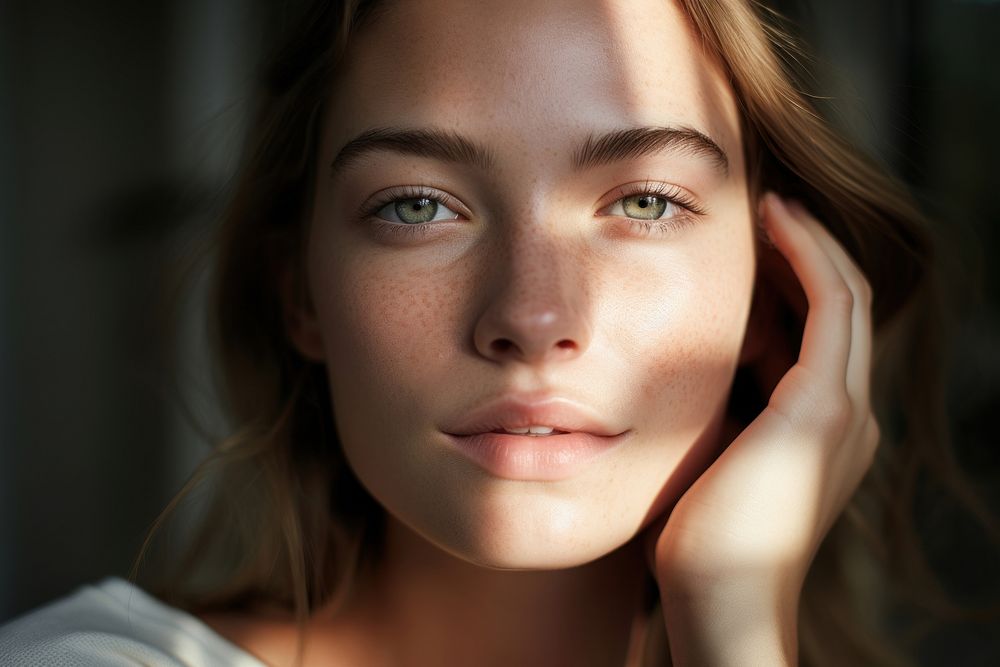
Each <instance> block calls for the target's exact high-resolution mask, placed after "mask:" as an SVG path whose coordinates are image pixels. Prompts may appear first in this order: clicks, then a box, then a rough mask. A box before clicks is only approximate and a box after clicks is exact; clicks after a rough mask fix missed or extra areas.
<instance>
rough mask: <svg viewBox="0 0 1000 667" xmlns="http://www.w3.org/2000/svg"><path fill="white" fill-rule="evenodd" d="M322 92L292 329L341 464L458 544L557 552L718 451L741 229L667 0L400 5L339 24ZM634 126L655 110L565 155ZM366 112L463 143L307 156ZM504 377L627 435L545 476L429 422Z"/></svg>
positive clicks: (680, 23) (572, 554) (706, 81)
mask: <svg viewBox="0 0 1000 667" xmlns="http://www.w3.org/2000/svg"><path fill="white" fill-rule="evenodd" d="M331 93H332V97H331V102H330V105H329V106H328V108H327V116H326V117H325V119H324V128H325V131H324V135H323V140H322V145H321V147H320V154H319V170H318V182H317V186H318V187H317V192H316V199H315V208H314V213H313V217H312V220H311V221H310V229H309V236H308V244H307V276H308V284H309V288H310V291H311V295H312V300H313V304H314V310H313V311H311V312H309V313H307V314H306V316H305V317H306V319H304V320H299V322H298V323H297V324H295V325H292V337H293V339H294V340H295V342H296V344H297V346H298V347H299V349H300V350H301V351H302V352H303V353H304V354H306V355H307V356H309V357H312V358H315V359H321V360H323V361H324V362H325V363H326V364H327V368H328V374H329V381H330V389H331V395H332V407H333V411H334V418H335V421H336V424H337V428H338V432H339V435H340V437H341V440H342V443H343V447H344V451H345V454H346V456H347V459H348V461H349V462H350V465H351V467H352V469H353V470H354V472H355V473H356V474H357V476H358V478H359V479H360V480H361V482H362V483H363V485H364V486H365V487H366V488H367V489H368V490H369V491H370V492H371V494H372V495H373V496H374V497H375V498H376V499H377V500H378V501H379V502H381V503H382V505H384V506H385V508H386V509H387V510H388V511H389V512H390V513H391V514H392V515H394V517H395V518H396V519H398V520H399V521H401V522H403V523H404V524H405V525H407V526H408V527H409V528H410V529H412V530H413V531H414V532H416V533H418V534H419V535H422V536H423V537H424V538H426V539H427V540H429V541H430V542H432V543H434V544H436V545H438V546H439V547H440V548H442V549H444V550H445V551H447V552H450V553H451V554H453V555H456V556H459V557H461V558H463V559H465V560H467V561H470V562H473V563H477V564H479V565H483V566H488V567H495V568H505V569H507V568H512V569H523V568H527V569H550V568H563V567H571V566H575V565H580V564H583V563H587V562H589V561H592V560H594V559H596V558H598V557H600V556H603V555H605V554H608V553H610V552H611V551H613V550H614V549H616V548H618V547H620V546H622V545H623V544H625V543H626V542H627V541H629V539H630V538H632V537H634V536H635V535H636V533H637V532H638V531H639V530H640V529H641V528H642V527H644V526H645V525H647V524H648V523H649V522H650V521H651V520H652V518H653V517H654V515H655V514H658V513H659V512H662V511H663V510H664V509H667V508H668V507H669V506H670V505H671V504H672V503H673V502H675V501H676V499H677V498H678V497H679V495H680V494H681V493H683V491H684V490H685V489H686V488H687V486H688V485H689V484H690V483H691V482H692V481H693V480H694V478H695V477H696V476H697V475H698V474H699V473H700V472H701V471H702V470H703V469H704V467H706V466H707V465H708V463H709V462H710V461H711V460H712V459H713V458H714V457H715V456H716V455H717V454H718V451H717V444H718V443H717V440H718V438H717V435H716V429H717V427H718V426H719V424H720V421H721V417H722V415H723V412H724V409H725V403H726V399H727V397H728V393H729V389H730V386H731V383H732V378H733V375H734V372H735V369H736V366H737V363H738V361H739V358H740V351H741V346H742V343H743V338H744V331H745V330H746V325H747V320H748V315H749V310H750V302H751V294H752V291H753V290H752V288H753V279H754V272H755V253H754V235H753V225H752V222H751V213H750V208H749V207H750V204H749V201H748V196H747V185H746V181H745V177H744V165H743V153H742V148H741V146H742V144H741V141H742V139H741V136H740V129H739V119H738V113H737V109H736V105H735V102H734V97H733V94H732V91H731V90H730V88H729V87H728V86H727V84H726V83H725V80H724V78H723V76H722V74H721V72H720V70H719V69H717V67H716V66H715V65H714V64H713V62H712V61H710V60H709V59H708V58H707V57H706V55H705V54H704V53H703V52H702V51H701V50H700V48H699V46H698V43H697V41H696V39H695V37H694V35H693V33H692V32H691V31H690V28H689V26H688V24H687V22H686V20H685V16H684V15H683V13H682V11H681V10H680V9H679V8H678V7H676V6H674V5H672V4H671V3H669V2H662V1H659V0H635V1H633V2H627V3H612V2H589V3H585V2H580V0H564V1H561V2H559V1H557V2H529V1H519V0H514V1H510V2H503V3H493V2H465V1H464V0H423V1H422V2H411V1H401V2H396V3H394V4H393V5H392V6H391V7H389V9H388V11H387V12H386V13H385V14H384V16H382V17H380V18H379V19H378V20H377V21H376V22H375V23H374V24H373V25H372V26H370V27H369V28H367V29H366V30H365V31H364V32H363V33H362V34H360V35H359V36H358V38H357V40H356V41H354V42H353V43H352V45H351V50H350V52H349V54H348V62H347V64H346V67H345V68H344V70H343V73H342V75H341V76H340V78H339V79H338V80H337V81H336V82H335V85H334V88H333V89H332V91H331ZM647 126H649V127H657V128H674V129H678V130H680V131H679V132H673V133H663V134H662V135H660V136H662V137H667V138H668V139H669V140H668V141H665V142H661V143H658V144H656V145H655V146H654V142H653V141H651V140H649V138H650V137H651V136H653V135H646V139H647V140H645V141H640V142H638V143H637V144H635V145H633V146H632V147H631V148H630V149H629V148H621V147H620V149H619V150H617V151H610V153H609V152H608V151H603V152H602V151H599V150H598V151H594V150H591V151H588V152H587V154H588V155H589V156H587V155H585V152H584V151H583V148H582V147H583V146H584V144H585V142H586V141H587V139H588V137H590V138H591V143H590V148H591V149H594V148H595V147H596V148H601V147H602V146H603V147H604V148H607V147H608V145H609V144H608V142H604V143H603V144H602V143H601V142H600V141H598V138H599V137H600V136H601V135H603V134H605V133H608V132H615V131H620V130H627V129H633V128H641V127H647ZM373 128H394V129H400V128H402V129H406V130H428V131H435V132H444V133H448V134H449V135H452V136H461V137H463V138H464V139H466V140H467V141H468V142H470V143H472V144H475V145H477V146H480V147H483V148H485V150H486V151H487V155H486V157H485V158H484V159H477V160H471V161H469V160H467V159H463V158H468V157H469V154H468V151H464V150H459V151H457V153H456V152H454V151H453V152H452V154H450V157H449V156H445V155H444V154H440V153H437V154H436V153H434V152H428V151H425V154H423V155H418V154H416V152H415V151H416V149H415V146H417V145H418V144H417V142H414V141H412V140H407V141H401V142H395V143H392V142H389V143H388V144H387V145H380V146H376V147H375V149H374V150H360V151H352V152H351V154H350V155H344V156H342V157H341V159H340V160H337V161H336V162H337V164H336V168H332V167H331V165H332V164H333V163H334V162H335V158H336V157H337V156H338V153H340V151H341V149H342V148H343V147H344V146H345V145H346V144H347V143H348V142H349V141H351V140H353V139H354V138H356V137H357V136H358V135H360V134H361V133H363V132H365V131H367V130H371V129H373ZM697 133H700V134H701V135H703V136H704V137H706V138H709V139H710V141H705V140H704V139H703V138H699V136H698V134H697ZM711 142H714V143H715V144H716V145H717V147H718V149H719V151H716V149H715V148H713V147H712V145H711ZM460 148H461V147H460ZM643 148H645V149H647V150H642V149H643ZM654 148H655V150H653V149H654ZM595 156H596V157H595ZM584 157H586V159H583V158H584ZM724 161H725V162H728V168H727V165H726V164H724ZM578 162H580V163H582V164H578ZM650 189H652V190H653V191H654V195H653V196H654V197H656V196H661V197H671V198H675V199H677V200H678V201H680V202H683V203H684V204H686V205H688V206H690V207H691V208H693V209H695V210H697V211H700V213H693V212H691V211H688V210H687V209H685V208H684V207H683V206H682V205H679V204H674V203H669V202H667V201H666V200H665V199H657V198H652V199H650V198H644V197H643V195H642V194H641V193H642V192H643V191H644V190H650ZM657 190H658V191H660V193H661V194H660V195H656V194H655V191H657ZM421 197H427V198H430V199H431V200H432V201H431V202H427V201H421ZM394 198H395V199H397V201H396V202H390V200H392V199H394ZM396 204H399V206H396ZM435 206H436V208H435ZM373 209H374V210H373ZM359 211H362V213H359ZM650 218H653V219H652V220H650ZM636 221H640V222H636ZM642 222H652V223H653V227H651V228H650V229H648V230H644V229H643V228H642V227H641V224H642ZM657 224H659V225H660V226H656V225H657ZM418 228H419V229H418ZM310 318H311V319H310ZM525 393H529V394H531V395H534V396H536V397H537V396H545V397H549V398H555V399H556V400H562V401H566V402H572V403H574V404H577V405H582V406H584V408H586V409H588V410H589V411H590V412H592V413H593V414H594V415H597V416H598V417H599V418H600V420H601V421H603V422H604V423H605V424H606V425H608V426H609V427H611V428H612V429H613V430H614V432H615V433H618V432H623V431H627V433H626V436H624V440H623V441H622V442H621V443H620V444H619V445H618V446H616V447H614V448H613V449H611V450H609V451H608V452H606V453H605V454H604V455H602V456H600V457H598V458H597V459H595V460H593V461H590V462H588V463H587V464H586V465H583V466H582V467H580V468H579V469H578V470H576V471H575V472H574V473H573V474H570V475H568V476H563V477H561V478H558V479H537V478H526V477H523V476H522V477H521V478H517V476H516V475H515V476H514V477H515V478H510V477H505V476H501V475H498V474H495V473H492V472H490V471H488V470H487V469H485V468H483V467H481V466H480V465H478V464H476V463H474V462H473V461H471V460H470V459H469V458H467V457H465V456H463V455H461V454H459V453H457V452H456V448H455V446H454V444H453V441H452V439H451V438H450V437H449V436H448V435H447V434H446V431H449V430H451V431H454V429H455V425H456V424H460V423H461V422H462V421H463V419H465V418H466V417H467V416H468V415H469V414H470V413H471V412H472V411H473V410H475V409H476V408H478V407H480V406H482V405H484V404H485V403H487V402H488V401H492V400H494V399H497V398H500V397H503V396H507V395H512V394H518V395H524V394H525ZM537 442H538V443H539V444H538V446H542V444H544V443H545V442H546V441H545V439H541V438H540V439H538V440H537ZM543 477H544V476H543Z"/></svg>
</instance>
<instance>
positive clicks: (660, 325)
mask: <svg viewBox="0 0 1000 667" xmlns="http://www.w3.org/2000/svg"><path fill="white" fill-rule="evenodd" d="M720 236H723V235H721V234H719V235H716V234H712V235H705V236H702V237H699V238H698V239H697V246H698V247H692V248H690V249H688V251H685V252H683V253H677V255H676V256H674V257H670V258H668V259H667V260H661V261H658V262H656V263H655V264H652V263H651V264H646V265H645V267H646V270H645V272H644V278H645V280H644V281H642V282H640V281H639V278H640V276H638V275H636V276H634V277H633V278H632V279H631V280H632V284H635V285H642V287H637V288H634V289H633V290H632V294H631V295H630V300H629V302H628V311H630V312H629V313H625V312H623V313H621V314H620V316H619V317H618V318H617V325H616V326H617V332H616V335H617V336H619V338H620V340H625V341H628V343H629V348H630V349H631V350H632V351H631V352H630V353H629V357H630V358H629V367H630V368H631V369H632V373H633V376H632V377H631V378H630V386H632V387H633V388H634V389H633V392H634V394H633V400H634V401H635V402H636V405H635V415H636V416H637V418H641V419H643V420H644V421H645V428H646V429H647V430H650V431H653V432H657V433H659V434H664V435H676V436H681V435H686V436H687V435H692V434H694V433H697V432H700V431H701V430H703V429H704V427H705V426H706V425H707V420H708V419H709V418H710V417H711V416H712V415H713V414H714V413H715V412H716V411H717V410H718V409H720V406H721V405H722V404H723V403H724V402H725V400H726V399H727V398H728V390H729V387H730V385H731V382H732V378H733V375H734V373H735V370H736V365H737V362H738V360H739V354H740V349H741V346H742V341H743V335H744V332H745V329H746V323H747V317H748V316H749V311H750V300H751V296H752V292H753V274H754V260H753V250H752V247H753V246H752V238H751V237H750V236H749V234H748V235H746V236H745V237H740V235H739V234H734V232H733V231H732V228H729V229H728V238H726V239H725V242H723V238H719V237H720ZM733 236H736V237H737V238H736V239H734V238H733Z"/></svg>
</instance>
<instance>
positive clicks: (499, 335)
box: [475, 207, 594, 362]
mask: <svg viewBox="0 0 1000 667" xmlns="http://www.w3.org/2000/svg"><path fill="white" fill-rule="evenodd" d="M510 215H512V216H515V217H513V218H512V219H508V220H506V221H501V222H499V223H498V224H497V226H496V229H497V230H498V231H497V237H496V238H494V243H495V245H494V246H493V249H492V253H491V255H490V256H489V258H488V259H487V260H486V261H487V263H488V264H489V267H490V268H489V269H488V270H487V271H486V277H485V282H486V285H484V287H486V289H485V292H486V293H487V294H488V295H489V296H488V300H487V302H486V303H485V305H484V308H483V310H482V314H481V316H480V317H479V320H478V322H477V323H476V331H475V339H476V346H477V348H478V349H479V351H480V353H482V354H483V355H485V356H489V357H491V358H494V359H495V360H500V358H517V359H519V360H520V361H524V362H538V361H542V360H551V359H568V358H570V357H573V356H576V355H579V354H580V353H582V352H583V351H584V350H585V349H586V348H587V346H588V345H589V343H590V335H591V330H592V319H593V309H594V303H593V299H592V295H591V292H590V288H591V285H592V280H591V278H592V276H590V277H588V275H587V273H588V272H592V270H593V269H594V267H593V262H592V261H591V260H590V258H589V257H588V253H587V246H586V240H585V238H583V237H582V236H580V235H579V231H578V230H577V229H576V227H575V226H574V225H571V224H567V225H561V224H558V222H559V221H556V220H553V219H551V217H547V216H546V215H544V213H543V212H542V210H541V207H536V208H533V209H532V210H531V211H525V210H524V209H522V210H521V212H520V213H512V214H510Z"/></svg>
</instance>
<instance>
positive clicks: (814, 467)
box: [646, 194, 879, 664]
mask: <svg viewBox="0 0 1000 667" xmlns="http://www.w3.org/2000/svg"><path fill="white" fill-rule="evenodd" d="M762 212H763V215H764V222H765V226H766V229H767V231H768V232H769V235H770V237H771V239H772V240H773V242H774V244H775V246H776V247H777V249H778V250H779V251H780V252H781V254H782V255H783V256H784V257H785V258H786V259H787V261H788V264H789V265H790V266H791V268H792V270H793V271H794V274H795V276H796V277H797V278H798V281H799V282H800V283H801V286H802V288H803V290H804V292H805V296H806V299H807V301H808V314H807V316H806V322H805V329H804V331H803V337H802V346H801V351H800V354H799V357H798V360H797V362H796V363H795V364H794V365H793V366H792V367H791V368H790V369H789V370H788V372H787V373H785V374H784V376H783V377H782V378H781V380H780V381H779V382H778V383H777V386H775V387H774V391H773V393H772V394H771V397H770V400H769V402H768V404H767V407H766V408H764V410H763V411H762V412H761V413H760V415H759V416H758V417H757V418H756V419H754V421H753V422H751V423H750V425H749V426H747V428H746V429H744V430H743V431H742V432H741V433H739V435H738V436H737V437H736V438H735V440H733V441H732V443H731V444H730V445H729V446H728V448H726V449H725V451H724V452H723V453H722V454H721V455H720V456H719V457H718V458H717V459H716V460H715V461H714V462H713V464H712V465H711V466H710V467H709V468H708V469H707V470H706V471H705V472H704V473H703V474H702V475H701V476H700V477H699V478H698V479H697V480H695V482H694V483H693V484H692V485H691V486H690V488H689V489H688V490H687V491H686V492H685V493H684V495H683V496H682V497H681V498H680V500H679V501H678V502H677V503H676V505H675V506H674V507H673V509H672V511H670V512H669V516H666V517H663V518H661V519H660V520H658V521H657V522H656V523H654V524H653V525H652V526H650V528H651V530H650V532H649V533H647V535H646V539H647V549H648V551H647V554H648V555H649V556H650V565H651V567H653V569H654V575H655V576H656V579H657V582H658V584H659V587H660V590H661V594H662V597H663V600H664V614H665V616H666V617H667V629H668V635H669V638H670V643H671V651H672V653H673V652H674V651H675V644H676V642H675V637H676V635H677V634H681V635H682V636H683V635H686V634H690V633H689V631H692V630H694V631H695V633H696V634H698V633H700V634H701V635H702V636H703V637H705V638H707V637H708V636H710V635H714V636H715V637H716V639H717V640H718V641H722V642H724V641H749V642H754V641H756V639H754V638H752V637H751V638H748V637H744V638H743V639H740V640H737V639H735V638H734V637H733V632H732V631H733V628H732V627H731V626H732V623H742V624H743V625H744V626H745V625H746V621H736V620H735V616H734V619H733V620H732V622H731V623H730V622H729V621H727V620H726V619H725V618H724V616H725V615H726V614H728V613H729V612H732V613H734V614H737V613H738V614H744V615H745V614H748V613H749V614H758V612H759V614H758V615H760V614H762V615H764V616H768V615H771V616H773V618H772V619H771V620H772V621H773V622H774V623H776V624H782V625H783V626H784V625H791V628H788V627H776V628H772V631H773V633H775V636H774V637H772V638H771V639H772V640H773V641H774V642H776V643H777V644H779V645H780V646H779V648H780V650H781V652H782V654H783V657H784V658H785V659H789V654H790V653H791V655H792V656H794V652H795V616H796V612H797V606H798V597H799V594H800V592H801V586H802V582H803V580H804V579H805V575H806V572H807V571H808V568H809V564H810V563H811V561H812V559H813V557H814V556H815V553H816V551H817V549H818V548H819V545H820V543H821V542H822V540H823V538H824V536H825V535H826V534H827V532H828V531H829V530H830V528H831V526H832V524H833V522H834V520H835V519H836V518H837V516H838V515H839V514H840V513H841V511H842V510H843V509H844V507H845V505H846V504H847V501H848V500H849V499H850V497H851V496H852V495H853V493H854V491H855V490H856V489H857V487H858V484H859V483H860V481H861V479H862V477H863V476H864V474H865V472H866V471H867V470H868V469H869V467H870V466H871V463H872V460H873V457H874V454H875V450H876V447H877V445H878V441H879V428H878V425H877V423H876V421H875V418H874V416H873V415H872V411H871V407H870V402H869V386H870V377H871V348H872V341H871V338H872V334H871V288H870V286H869V285H868V282H867V281H866V279H865V277H864V275H863V274H862V273H861V271H860V270H859V269H858V268H857V266H856V265H855V264H854V262H853V260H852V259H851V258H850V256H849V255H848V254H847V253H846V252H845V251H844V249H843V248H842V247H841V246H840V244H839V243H838V242H837V241H836V240H835V239H834V237H833V236H831V234H830V233H829V232H828V231H827V230H826V229H825V228H824V227H823V226H822V225H821V224H820V223H819V222H818V221H816V220H815V219H814V218H813V217H812V216H810V215H809V213H808V212H807V211H806V210H805V209H804V208H802V207H801V206H799V205H797V204H788V205H785V204H784V203H783V202H782V201H781V200H780V199H779V198H778V197H777V196H775V195H773V194H768V195H767V196H766V197H765V198H764V201H763V209H762ZM653 540H655V542H654V541H653ZM699 609H701V610H702V611H703V612H705V613H710V614H712V615H713V618H712V619H707V618H706V619H694V618H682V617H683V616H685V615H686V614H695V615H697V614H698V613H700V612H699V611H698V610H699ZM671 616H673V617H674V618H675V619H678V620H677V622H678V624H683V625H684V626H686V627H685V628H684V629H683V630H682V631H681V632H680V633H675V632H674V630H675V628H673V627H671ZM724 626H729V627H725V629H722V628H723V627H724ZM713 627H714V628H715V630H713V629H712V628H713ZM758 629H759V628H758ZM764 641H765V642H766V641H767V640H764ZM758 643H759V642H758ZM746 648H747V647H746V646H744V647H743V649H740V650H745V649H746ZM756 648H758V649H759V648H760V646H756ZM772 648H773V647H772ZM704 650H710V649H704V647H702V648H699V649H697V650H696V651H690V652H688V655H689V656H695V655H700V656H701V658H705V656H707V655H709V653H705V652H704ZM723 653H725V649H723ZM723 653H717V654H714V655H716V656H721V655H723ZM729 654H730V655H737V654H736V653H729ZM742 658H743V659H746V658H747V655H746V653H742ZM791 659H792V660H793V661H794V658H791ZM675 660H676V656H675ZM695 661H698V660H697V659H696V660H695ZM712 662H713V664H716V663H719V664H721V662H724V661H718V660H713V661H712Z"/></svg>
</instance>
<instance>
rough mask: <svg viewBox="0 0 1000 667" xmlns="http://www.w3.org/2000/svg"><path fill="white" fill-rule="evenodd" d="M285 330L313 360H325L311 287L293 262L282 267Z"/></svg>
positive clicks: (281, 295) (280, 285) (280, 275)
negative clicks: (304, 281) (296, 269)
mask: <svg viewBox="0 0 1000 667" xmlns="http://www.w3.org/2000/svg"><path fill="white" fill-rule="evenodd" d="M278 281H279V290H280V297H281V303H282V311H283V318H284V324H285V333H286V335H287V336H288V339H289V341H291V343H292V346H293V347H295V349H296V350H298V352H299V354H301V355H302V356H303V357H305V358H306V359H308V360H309V361H316V362H323V361H325V359H326V358H325V355H324V351H323V336H322V335H321V329H320V326H319V321H318V319H317V317H316V311H315V309H314V308H313V305H312V299H311V298H310V296H309V293H308V290H307V289H303V288H302V282H301V278H300V277H299V276H298V274H297V273H296V271H295V269H293V267H292V266H291V265H290V264H289V263H287V262H286V263H283V264H282V266H281V268H280V269H279V270H278Z"/></svg>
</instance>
